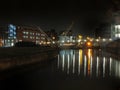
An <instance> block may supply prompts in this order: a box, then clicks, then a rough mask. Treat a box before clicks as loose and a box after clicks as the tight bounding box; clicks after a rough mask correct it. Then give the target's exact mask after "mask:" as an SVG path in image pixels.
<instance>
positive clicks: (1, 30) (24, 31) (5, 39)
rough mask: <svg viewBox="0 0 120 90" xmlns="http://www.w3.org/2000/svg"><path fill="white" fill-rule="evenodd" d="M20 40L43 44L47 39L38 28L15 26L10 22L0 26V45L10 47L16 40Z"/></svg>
mask: <svg viewBox="0 0 120 90" xmlns="http://www.w3.org/2000/svg"><path fill="white" fill-rule="evenodd" d="M22 41H25V42H34V43H36V44H40V45H45V44H46V42H47V39H46V34H45V33H44V32H43V31H42V30H39V29H38V28H33V27H26V26H15V25H12V24H9V25H8V26H6V27H0V46H3V47H11V46H14V44H15V43H16V42H22Z"/></svg>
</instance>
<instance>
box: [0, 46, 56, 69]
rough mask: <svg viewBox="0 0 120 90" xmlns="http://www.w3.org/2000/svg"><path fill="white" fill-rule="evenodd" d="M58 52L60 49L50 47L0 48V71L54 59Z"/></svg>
mask: <svg viewBox="0 0 120 90" xmlns="http://www.w3.org/2000/svg"><path fill="white" fill-rule="evenodd" d="M57 54H58V50H57V49H55V48H50V47H42V48H41V47H12V48H0V71H3V70H6V69H9V68H14V67H16V66H22V65H27V64H33V63H38V62H41V61H45V60H48V59H52V58H54V57H56V56H57Z"/></svg>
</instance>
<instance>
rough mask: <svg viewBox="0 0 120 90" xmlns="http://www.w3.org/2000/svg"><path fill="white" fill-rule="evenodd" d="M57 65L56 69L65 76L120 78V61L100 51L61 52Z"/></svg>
mask: <svg viewBox="0 0 120 90" xmlns="http://www.w3.org/2000/svg"><path fill="white" fill-rule="evenodd" d="M57 63H58V64H57V65H58V66H57V67H58V69H59V70H62V71H63V72H66V73H67V74H78V75H83V76H87V77H108V76H115V77H119V78H120V61H119V60H116V59H113V58H112V57H111V56H110V55H109V54H107V53H104V52H102V50H100V51H97V50H92V49H86V50H82V49H80V50H61V51H60V54H59V55H58V62H57Z"/></svg>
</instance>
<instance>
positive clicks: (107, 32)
mask: <svg viewBox="0 0 120 90" xmlns="http://www.w3.org/2000/svg"><path fill="white" fill-rule="evenodd" d="M94 35H95V38H99V37H100V38H106V39H109V38H111V24H109V23H102V24H100V25H99V26H98V27H97V28H96V30H95V32H94Z"/></svg>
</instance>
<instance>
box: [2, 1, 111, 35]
mask: <svg viewBox="0 0 120 90" xmlns="http://www.w3.org/2000/svg"><path fill="white" fill-rule="evenodd" d="M109 8H110V0H38V1H37V0H9V1H8V0H6V1H5V0H4V1H3V2H1V3H0V12H1V13H0V25H3V24H8V23H13V24H16V25H31V26H32V25H33V26H34V25H38V26H40V27H41V28H42V29H43V30H50V29H55V30H56V31H58V32H60V31H62V30H66V29H67V28H68V27H69V26H70V25H71V23H72V22H74V25H73V28H72V30H73V32H74V33H75V34H76V33H80V34H88V35H89V34H90V35H91V34H92V33H91V32H93V29H94V28H95V27H96V25H97V24H99V23H100V22H101V21H104V19H105V18H104V17H105V15H106V12H107V10H108V9H109Z"/></svg>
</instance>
